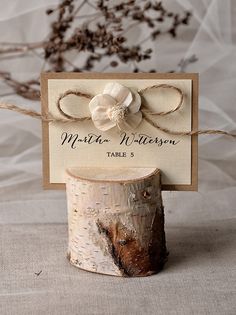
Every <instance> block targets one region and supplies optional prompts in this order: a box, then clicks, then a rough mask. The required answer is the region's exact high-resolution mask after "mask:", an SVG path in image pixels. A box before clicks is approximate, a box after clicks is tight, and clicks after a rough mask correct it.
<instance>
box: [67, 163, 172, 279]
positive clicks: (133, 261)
mask: <svg viewBox="0 0 236 315" xmlns="http://www.w3.org/2000/svg"><path fill="white" fill-rule="evenodd" d="M66 181H67V202H68V223H69V245H68V259H69V261H70V263H71V264H72V265H74V266H77V267H79V268H81V269H85V270H88V271H92V272H97V273H103V274H109V275H116V276H126V277H135V276H148V275H151V274H154V273H157V272H158V271H160V270H161V269H162V267H163V265H164V263H165V261H166V256H167V253H166V242H165V231H164V209H163V204H162V197H161V175H160V171H159V170H157V169H147V168H146V169H140V168H139V169H134V168H132V169H116V170H114V169H110V170H109V169H100V168H99V169H95V168H89V169H85V168H83V169H82V168H81V169H76V168H71V169H69V170H67V180H66Z"/></svg>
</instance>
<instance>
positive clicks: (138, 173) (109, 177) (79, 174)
mask: <svg viewBox="0 0 236 315" xmlns="http://www.w3.org/2000/svg"><path fill="white" fill-rule="evenodd" d="M66 172H67V174H68V175H69V176H72V177H74V178H77V179H79V180H87V181H92V182H118V183H119V182H122V183H123V182H136V181H140V180H144V179H145V178H150V176H153V175H157V174H158V173H159V172H160V170H159V169H157V168H154V167H153V168H100V167H99V168H97V167H81V168H78V167H70V168H68V169H67V170H66Z"/></svg>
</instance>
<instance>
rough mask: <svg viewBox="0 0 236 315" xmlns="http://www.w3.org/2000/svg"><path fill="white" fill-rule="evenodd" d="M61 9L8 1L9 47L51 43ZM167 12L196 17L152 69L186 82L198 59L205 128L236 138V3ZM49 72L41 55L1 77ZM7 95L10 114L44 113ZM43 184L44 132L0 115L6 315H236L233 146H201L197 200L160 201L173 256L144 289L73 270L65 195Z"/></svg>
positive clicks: (0, 30)
mask: <svg viewBox="0 0 236 315" xmlns="http://www.w3.org/2000/svg"><path fill="white" fill-rule="evenodd" d="M57 2H58V1H53V0H47V1H46V0H41V1H36V0H25V1H20V0H15V1H4V0H1V1H0V3H1V4H2V6H1V11H0V41H1V42H8V41H9V42H19V41H23V42H24V41H34V42H35V41H37V40H40V39H43V38H45V36H47V34H48V31H49V22H48V17H47V16H46V15H45V14H44V12H45V10H46V8H48V7H50V6H51V5H55V4H56V3H57ZM164 3H166V5H167V6H169V7H170V8H171V9H173V10H174V8H176V9H177V10H181V9H183V8H184V9H189V10H191V11H192V12H193V18H192V20H191V26H190V27H187V28H182V29H181V30H180V31H179V37H178V38H177V39H174V40H173V39H170V38H168V37H163V38H162V39H160V40H158V41H157V43H156V44H152V43H150V45H149V43H147V47H150V46H151V47H153V49H154V55H155V56H153V58H152V60H151V61H147V62H146V63H145V66H143V68H144V69H148V68H149V66H150V68H151V67H154V68H155V69H156V70H157V71H159V72H167V71H170V70H173V69H177V70H178V63H179V61H180V60H181V59H182V58H187V57H189V56H191V55H193V54H195V55H196V56H197V57H198V61H197V62H195V63H193V64H190V65H189V66H188V68H187V71H188V72H199V73H200V100H199V103H200V127H201V128H216V129H220V128H222V129H226V130H229V131H232V132H234V133H235V132H236V109H235V106H236V105H235V100H236V98H235V87H236V62H235V56H236V46H235V42H236V2H235V1H233V0H231V1H230V0H224V1H222V0H199V1H195V0H178V1H174V0H172V1H164ZM49 20H50V19H49ZM144 32H145V30H143V29H139V28H138V27H137V28H136V29H134V30H133V31H132V32H130V38H132V39H133V40H134V42H135V41H138V40H140V39H141V38H142V36H144ZM41 64H42V61H41V60H40V59H37V58H35V56H33V55H30V56H29V57H27V58H26V57H25V58H20V59H17V60H14V59H7V60H6V59H5V60H4V59H3V58H2V57H1V58H0V69H1V71H4V70H6V71H8V70H10V71H11V72H12V73H13V75H15V77H16V78H19V79H22V78H30V77H32V75H35V74H37V73H39V71H40V68H41ZM146 65H147V66H146ZM99 67H101V68H100V69H97V71H101V70H102V69H103V67H104V65H103V64H101V65H99ZM117 69H118V68H117ZM112 70H113V69H107V71H112ZM119 71H120V72H123V71H131V69H129V68H127V67H125V66H122V67H119ZM8 92H9V88H8V87H6V85H5V84H4V83H3V82H1V83H0V94H1V98H0V100H1V102H12V103H14V104H18V105H23V106H25V107H28V108H34V109H37V110H40V105H39V103H38V102H32V101H28V100H25V99H22V98H20V97H18V96H16V95H8V96H2V95H3V94H6V93H8ZM41 173H42V171H41V124H40V122H39V121H35V120H33V119H31V118H28V117H24V116H21V115H19V114H16V113H13V112H8V111H5V110H1V111H0V255H1V256H0V314H1V315H12V314H14V315H15V314H22V315H27V314H34V315H35V314H36V315H38V314H48V315H54V314H55V315H61V314H80V315H83V314H89V315H91V314H130V315H132V314H148V315H151V314H168V315H169V314H180V315H185V314H186V315H189V314H214V315H218V314H219V315H224V314H227V315H233V314H236V302H235V301H236V288H235V285H236V281H235V280H236V266H235V263H236V251H235V245H236V238H235V234H236V233H235V222H236V215H235V210H236V143H235V140H232V139H230V138H227V137H223V136H200V137H199V192H164V193H163V198H164V205H165V213H166V235H167V246H168V249H169V251H170V256H169V260H168V263H167V264H166V267H165V269H164V270H163V271H162V272H161V273H160V274H158V275H155V276H151V277H147V278H135V279H126V278H125V279H123V278H115V277H109V276H103V275H98V274H92V273H88V272H86V271H82V270H79V269H76V268H74V267H72V266H71V265H70V264H69V263H68V261H67V260H66V258H65V253H66V248H67V217H66V215H67V214H66V196H65V192H64V191H43V189H42V185H41V181H42V180H41V176H42V175H41ZM40 271H42V272H41V274H39V275H38V276H37V275H36V274H35V273H39V272H40Z"/></svg>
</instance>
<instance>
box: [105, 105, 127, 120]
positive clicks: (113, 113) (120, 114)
mask: <svg viewBox="0 0 236 315" xmlns="http://www.w3.org/2000/svg"><path fill="white" fill-rule="evenodd" d="M127 114H128V108H127V107H126V106H124V105H115V106H113V107H112V108H111V109H110V111H109V114H108V117H109V119H110V120H111V121H112V122H114V123H115V124H116V125H119V124H120V123H121V122H123V121H124V120H125V118H126V116H127Z"/></svg>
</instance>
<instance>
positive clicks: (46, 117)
mask: <svg viewBox="0 0 236 315" xmlns="http://www.w3.org/2000/svg"><path fill="white" fill-rule="evenodd" d="M161 88H164V89H171V90H174V91H176V92H177V93H178V95H179V100H178V102H177V104H176V105H175V106H174V107H173V108H172V109H170V110H168V111H162V112H154V111H152V110H150V109H148V108H147V105H146V104H145V102H142V105H141V108H140V111H141V112H142V115H143V119H144V120H145V121H146V122H148V123H149V124H150V125H152V126H153V127H154V128H156V129H158V130H161V131H163V132H165V133H167V134H172V135H177V136H196V135H214V134H221V135H225V136H230V137H233V138H236V134H233V133H230V132H227V131H224V130H217V129H206V130H192V131H174V130H171V129H169V128H165V127H162V126H160V125H159V124H158V123H157V122H156V121H154V120H153V119H152V118H151V117H152V116H165V115H169V114H172V113H174V112H177V111H178V110H180V108H181V107H182V105H183V101H184V93H183V91H182V90H181V89H179V88H178V87H176V86H173V85H169V84H158V85H152V86H148V87H146V88H144V89H140V90H139V91H138V93H139V94H140V95H141V96H143V95H144V94H145V93H147V92H148V91H150V90H152V89H161ZM69 95H75V96H78V97H82V98H86V99H88V100H91V99H92V98H93V97H94V96H93V95H91V94H88V93H83V92H81V91H78V90H67V91H65V92H64V93H62V94H61V95H60V96H59V98H58V99H57V102H56V106H57V109H58V111H59V112H60V114H61V115H62V116H63V117H61V118H58V117H54V116H53V115H51V114H50V113H48V112H46V113H45V114H41V113H39V112H37V111H34V110H30V109H25V108H22V107H19V106H17V105H13V104H6V103H0V108H1V109H8V110H12V111H14V112H18V113H20V114H23V115H26V116H30V117H32V118H36V119H40V120H42V121H43V122H48V123H50V122H61V123H68V122H81V121H86V120H87V121H88V120H91V119H92V118H91V116H84V117H75V116H72V115H70V114H68V113H66V112H65V111H64V110H63V109H62V104H61V101H62V100H63V99H64V98H66V97H67V96H69ZM124 119H125V115H124Z"/></svg>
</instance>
